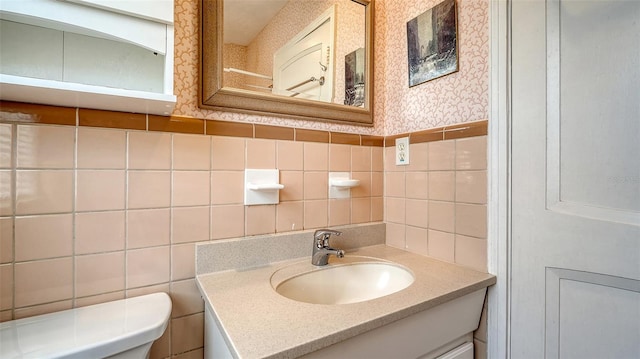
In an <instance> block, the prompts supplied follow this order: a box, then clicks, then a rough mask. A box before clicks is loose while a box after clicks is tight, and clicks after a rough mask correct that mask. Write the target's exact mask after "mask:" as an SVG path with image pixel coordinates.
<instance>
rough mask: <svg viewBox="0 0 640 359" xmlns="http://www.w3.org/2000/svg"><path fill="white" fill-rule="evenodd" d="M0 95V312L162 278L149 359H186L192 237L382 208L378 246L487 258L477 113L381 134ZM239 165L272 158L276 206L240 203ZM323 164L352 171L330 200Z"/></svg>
mask: <svg viewBox="0 0 640 359" xmlns="http://www.w3.org/2000/svg"><path fill="white" fill-rule="evenodd" d="M1 105H2V106H0V107H1V108H2V111H0V321H5V320H11V319H18V318H23V317H28V316H32V315H36V314H42V313H47V312H52V311H57V310H63V309H68V308H72V307H78V306H84V305H89V304H94V303H99V302H104V301H109V300H115V299H121V298H125V297H131V296H136V295H141V294H145V293H150V292H157V291H164V292H167V293H170V294H171V297H172V300H173V304H174V308H173V313H172V320H171V323H170V326H169V329H168V330H167V331H166V332H165V335H164V336H163V337H162V338H161V340H159V341H157V342H156V343H155V344H154V346H153V349H152V357H154V358H164V357H168V356H177V357H179V358H187V357H196V358H199V357H202V346H203V329H202V328H203V303H202V300H201V298H200V295H199V293H198V290H197V288H196V285H195V281H194V258H195V256H194V244H195V243H197V242H201V241H209V240H216V239H222V238H230V237H238V236H245V235H255V234H265V233H276V232H287V231H296V230H302V229H311V228H319V227H325V226H336V225H344V224H350V223H366V222H375V221H381V220H383V219H384V220H385V222H386V223H387V244H389V245H392V246H395V247H399V248H404V249H407V250H409V251H413V252H416V253H420V254H424V255H429V256H432V257H435V258H439V259H442V260H446V261H450V262H455V263H458V264H461V265H465V266H470V267H472V268H475V269H478V270H482V271H486V121H482V122H476V123H470V124H463V125H455V126H450V127H446V128H440V129H432V130H426V131H420V132H413V133H410V134H406V135H397V136H392V137H387V138H386V139H383V138H382V137H376V136H365V135H356V134H347V133H334V132H327V131H315V130H302V129H293V128H286V127H276V126H264V125H258V124H248V123H228V122H220V121H204V120H200V119H196V118H181V117H171V118H164V117H163V118H160V117H154V116H144V115H136V114H122V113H114V112H108V111H96V110H85V109H66V108H58V107H50V106H34V105H26V104H17V103H7V102H3V103H1ZM404 136H409V137H410V142H411V145H410V151H411V164H410V165H408V166H396V165H395V163H394V162H393V159H394V158H395V156H394V153H395V146H394V144H395V138H397V137H404ZM383 140H384V141H383ZM385 143H386V146H387V147H383V145H384V144H385ZM245 168H278V169H280V178H281V183H283V184H284V185H285V189H284V190H282V191H281V194H280V200H281V202H280V204H278V205H269V206H250V207H245V206H244V205H243V184H242V181H243V174H244V169H245ZM329 171H340V172H344V171H348V172H351V175H352V177H353V178H357V179H360V180H361V183H362V185H361V186H359V187H357V188H355V189H353V190H352V198H351V199H345V200H329V199H328V198H327V177H328V172H329ZM383 212H384V213H385V215H384V218H383ZM483 328H485V327H483V326H481V328H480V330H479V331H478V332H477V333H476V342H477V343H476V344H477V348H478V350H477V353H478V354H480V356H478V357H481V354H482V353H484V352H485V351H483V349H482V348H483V345H484V343H485V342H486V334H485V337H483V333H484V331H483Z"/></svg>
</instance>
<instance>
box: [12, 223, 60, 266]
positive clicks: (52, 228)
mask: <svg viewBox="0 0 640 359" xmlns="http://www.w3.org/2000/svg"><path fill="white" fill-rule="evenodd" d="M15 238H16V241H15V256H16V261H30V260H37V259H45V258H55V257H64V256H70V255H72V253H73V216H72V215H71V214H63V215H53V216H32V217H17V218H16V222H15Z"/></svg>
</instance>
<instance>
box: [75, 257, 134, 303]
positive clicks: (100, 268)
mask: <svg viewBox="0 0 640 359" xmlns="http://www.w3.org/2000/svg"><path fill="white" fill-rule="evenodd" d="M75 272H76V275H75V283H76V286H75V287H76V293H75V295H76V297H87V296H90V295H97V294H103V293H109V292H115V291H122V290H124V252H112V253H103V254H91V255H86V256H77V257H76V265H75Z"/></svg>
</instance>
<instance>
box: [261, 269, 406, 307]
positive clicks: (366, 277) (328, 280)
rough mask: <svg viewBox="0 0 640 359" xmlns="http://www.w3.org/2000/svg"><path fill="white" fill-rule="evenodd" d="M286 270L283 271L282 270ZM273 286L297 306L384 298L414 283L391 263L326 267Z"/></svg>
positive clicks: (403, 271) (404, 270) (402, 270)
mask: <svg viewBox="0 0 640 359" xmlns="http://www.w3.org/2000/svg"><path fill="white" fill-rule="evenodd" d="M285 269H286V268H285ZM274 277H277V272H276V273H274V276H273V277H272V283H271V284H272V286H273V287H274V289H275V290H276V292H278V293H279V294H281V295H283V296H285V297H287V298H289V299H293V300H296V301H299V302H306V303H313V304H348V303H358V302H364V301H367V300H371V299H375V298H380V297H384V296H385V295H389V294H392V293H395V292H398V291H400V290H402V289H404V288H407V287H408V286H410V285H411V283H413V280H414V278H413V274H411V272H410V271H409V270H408V269H406V268H404V267H402V266H400V265H397V264H394V263H389V262H359V263H346V264H329V265H327V266H324V267H318V268H315V269H313V270H311V271H308V272H305V273H302V274H297V275H294V276H292V277H290V278H288V279H285V280H283V281H280V282H277V281H276V283H274V281H273V278H274Z"/></svg>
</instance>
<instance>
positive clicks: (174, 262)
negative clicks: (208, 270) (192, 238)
mask: <svg viewBox="0 0 640 359" xmlns="http://www.w3.org/2000/svg"><path fill="white" fill-rule="evenodd" d="M195 253H196V249H195V244H193V243H186V244H175V245H172V246H171V280H181V279H189V278H193V277H195V263H196V254H195Z"/></svg>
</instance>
